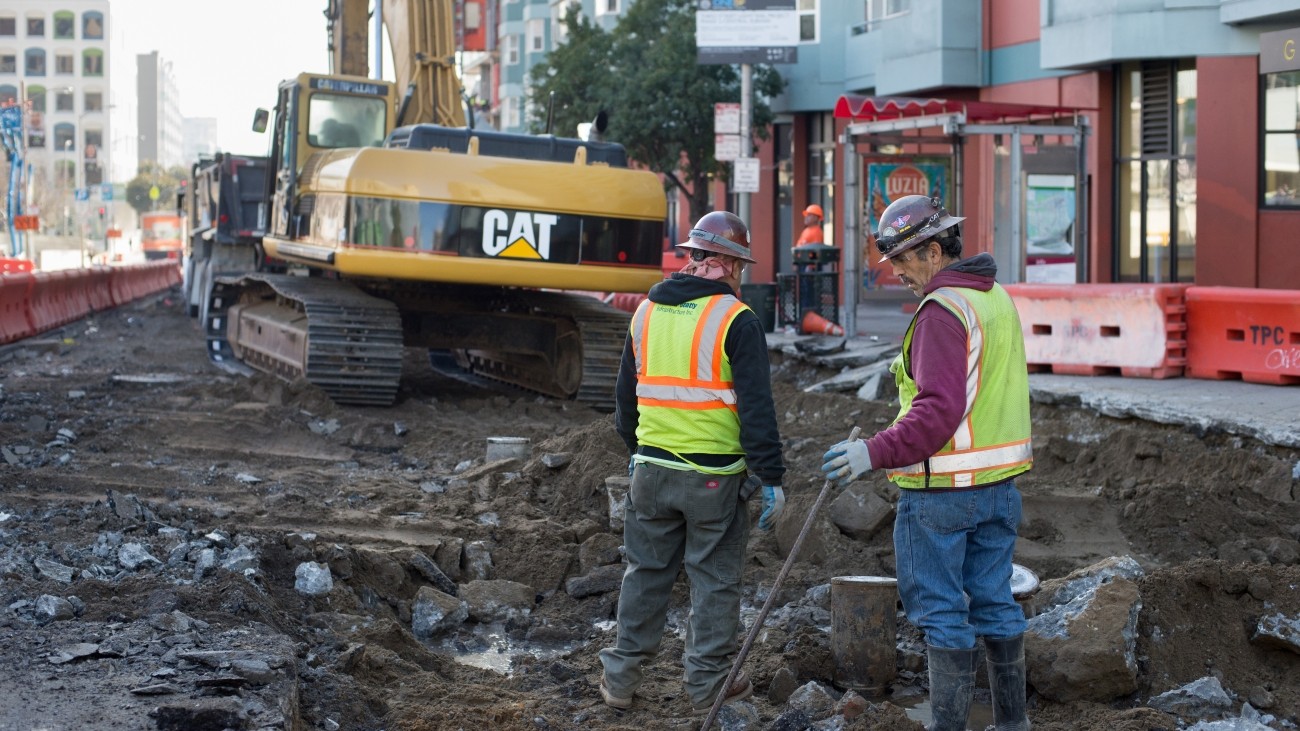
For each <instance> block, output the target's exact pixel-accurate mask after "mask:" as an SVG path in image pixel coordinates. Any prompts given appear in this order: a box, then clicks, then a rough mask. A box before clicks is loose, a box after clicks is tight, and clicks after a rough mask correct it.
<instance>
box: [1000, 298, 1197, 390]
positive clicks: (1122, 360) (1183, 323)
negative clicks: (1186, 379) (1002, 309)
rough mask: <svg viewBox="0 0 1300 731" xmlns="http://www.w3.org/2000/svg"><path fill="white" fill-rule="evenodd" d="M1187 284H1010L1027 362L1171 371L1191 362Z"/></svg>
mask: <svg viewBox="0 0 1300 731" xmlns="http://www.w3.org/2000/svg"><path fill="white" fill-rule="evenodd" d="M1189 286H1190V285H1187V284H1065V285H1054V284H1011V285H1007V286H1006V290H1007V292H1008V293H1010V294H1011V298H1012V299H1013V300H1015V303H1016V309H1017V310H1018V311H1019V313H1020V327H1021V331H1022V332H1023V333H1024V336H1025V356H1026V361H1027V362H1028V364H1029V370H1030V371H1031V372H1034V371H1051V372H1052V373H1063V374H1069V375H1079V376H1096V375H1123V376H1130V377H1137V378H1172V377H1177V376H1181V375H1183V369H1184V367H1185V366H1186V363H1187V340H1186V330H1187V319H1186V311H1187V305H1186V303H1185V302H1184V293H1185V292H1186V291H1187V288H1188V287H1189Z"/></svg>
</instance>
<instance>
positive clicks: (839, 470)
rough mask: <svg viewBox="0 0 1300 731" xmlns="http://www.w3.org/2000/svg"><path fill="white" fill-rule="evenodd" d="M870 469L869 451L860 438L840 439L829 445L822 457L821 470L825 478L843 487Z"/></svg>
mask: <svg viewBox="0 0 1300 731" xmlns="http://www.w3.org/2000/svg"><path fill="white" fill-rule="evenodd" d="M870 471H871V453H870V452H868V451H867V443H866V442H865V441H863V440H861V439H852V440H845V441H842V442H840V443H838V444H836V445H835V446H833V447H831V448H830V449H829V450H828V451H827V452H826V454H825V455H824V456H823V457H822V472H823V473H825V474H826V479H828V480H830V481H832V482H834V483H835V484H836V485H838V486H839V487H844V486H845V485H848V484H849V483H850V482H853V481H854V480H856V479H857V478H858V477H860V476H862V475H864V474H866V473H867V472H870Z"/></svg>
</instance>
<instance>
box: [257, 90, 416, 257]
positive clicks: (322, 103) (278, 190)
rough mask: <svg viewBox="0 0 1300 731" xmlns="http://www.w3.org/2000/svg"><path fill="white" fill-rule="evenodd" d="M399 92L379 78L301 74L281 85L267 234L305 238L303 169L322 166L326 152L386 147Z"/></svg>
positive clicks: (275, 127)
mask: <svg viewBox="0 0 1300 731" xmlns="http://www.w3.org/2000/svg"><path fill="white" fill-rule="evenodd" d="M396 98H397V92H396V89H395V87H394V85H393V84H392V83H390V82H387V81H382V80H377V79H364V78H359V77H346V76H322V75H318V74H299V75H298V77H297V78H296V79H291V80H289V81H286V82H284V83H282V84H280V90H279V98H278V99H277V101H276V106H275V122H274V127H273V129H272V132H273V136H272V139H271V154H270V159H271V166H272V169H273V170H274V174H273V175H272V176H271V177H270V178H269V179H268V185H269V186H270V188H271V189H270V190H269V191H268V193H269V195H268V198H269V199H270V200H271V201H272V205H271V211H272V218H271V220H270V221H269V222H268V224H269V226H268V228H269V233H271V234H272V235H276V236H284V237H286V238H290V239H292V238H297V237H299V236H301V235H304V234H305V233H306V232H307V230H306V228H305V226H306V222H307V218H308V217H309V216H310V213H311V211H310V210H306V211H304V210H302V206H301V205H299V203H300V201H299V196H300V193H301V191H300V190H299V181H301V180H302V178H303V173H304V171H309V170H310V169H313V168H315V167H318V166H319V165H320V164H322V163H323V161H324V158H323V157H322V156H321V154H322V153H327V152H329V151H332V150H348V149H355V148H360V147H382V146H383V144H384V139H385V138H386V137H387V136H388V133H389V132H390V131H391V130H392V126H393V119H394V110H395V106H396Z"/></svg>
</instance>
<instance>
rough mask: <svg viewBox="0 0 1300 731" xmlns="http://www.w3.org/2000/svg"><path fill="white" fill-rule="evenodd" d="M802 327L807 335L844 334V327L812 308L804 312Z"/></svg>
mask: <svg viewBox="0 0 1300 731" xmlns="http://www.w3.org/2000/svg"><path fill="white" fill-rule="evenodd" d="M800 328H801V329H802V330H803V332H804V334H805V335H843V334H844V328H842V327H840V326H839V325H836V324H835V323H833V322H831V321H830V320H827V319H826V318H824V317H822V316H821V315H819V314H817V313H816V312H814V311H812V310H806V311H805V312H804V313H803V322H802V323H801V324H800Z"/></svg>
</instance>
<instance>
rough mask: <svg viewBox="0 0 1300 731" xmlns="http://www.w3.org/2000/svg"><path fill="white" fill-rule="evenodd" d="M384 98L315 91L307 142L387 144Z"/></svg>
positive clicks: (343, 145)
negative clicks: (385, 142) (385, 139)
mask: <svg viewBox="0 0 1300 731" xmlns="http://www.w3.org/2000/svg"><path fill="white" fill-rule="evenodd" d="M387 124H388V117H387V105H386V103H385V101H384V99H383V97H371V96H354V95H350V94H349V95H344V94H323V93H317V94H313V95H312V97H311V102H310V106H309V107H308V111H307V143H308V144H310V145H313V146H315V147H330V148H338V147H379V146H382V145H383V144H384V136H385V132H384V130H385V129H386V128H387Z"/></svg>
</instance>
